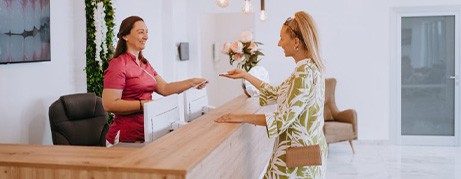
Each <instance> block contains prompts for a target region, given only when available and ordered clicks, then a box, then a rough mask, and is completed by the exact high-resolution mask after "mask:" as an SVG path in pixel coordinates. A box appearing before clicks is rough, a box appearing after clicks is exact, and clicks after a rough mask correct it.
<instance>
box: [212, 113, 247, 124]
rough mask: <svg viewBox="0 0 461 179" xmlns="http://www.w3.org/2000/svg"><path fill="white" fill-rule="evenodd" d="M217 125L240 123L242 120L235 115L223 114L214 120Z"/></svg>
mask: <svg viewBox="0 0 461 179" xmlns="http://www.w3.org/2000/svg"><path fill="white" fill-rule="evenodd" d="M215 121H216V122H219V123H241V122H243V120H242V119H241V118H240V116H239V115H236V114H230V113H229V114H225V115H222V116H221V117H219V118H218V119H216V120H215Z"/></svg>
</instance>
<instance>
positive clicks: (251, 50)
mask: <svg viewBox="0 0 461 179" xmlns="http://www.w3.org/2000/svg"><path fill="white" fill-rule="evenodd" d="M256 47H257V46H256V43H254V42H251V43H250V45H248V49H250V52H251V54H254V52H256V51H258V48H256Z"/></svg>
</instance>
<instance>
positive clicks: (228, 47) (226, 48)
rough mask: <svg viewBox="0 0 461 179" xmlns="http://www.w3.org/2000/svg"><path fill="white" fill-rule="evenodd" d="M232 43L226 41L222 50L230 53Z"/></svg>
mask: <svg viewBox="0 0 461 179" xmlns="http://www.w3.org/2000/svg"><path fill="white" fill-rule="evenodd" d="M231 45H232V44H231V43H230V42H226V43H224V45H223V47H222V49H221V52H222V53H224V54H229V51H230V48H231Z"/></svg>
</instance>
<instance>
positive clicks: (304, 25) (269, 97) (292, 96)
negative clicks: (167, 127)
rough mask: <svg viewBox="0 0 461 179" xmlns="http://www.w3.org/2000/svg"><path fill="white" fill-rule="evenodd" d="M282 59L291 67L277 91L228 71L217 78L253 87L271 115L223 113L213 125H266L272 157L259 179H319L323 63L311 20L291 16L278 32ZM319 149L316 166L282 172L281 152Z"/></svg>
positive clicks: (283, 154)
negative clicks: (271, 107) (288, 59)
mask: <svg viewBox="0 0 461 179" xmlns="http://www.w3.org/2000/svg"><path fill="white" fill-rule="evenodd" d="M278 46H280V47H282V49H283V50H284V53H285V56H286V57H292V58H293V59H294V61H295V63H296V68H295V69H294V71H293V73H292V74H291V75H290V77H289V78H288V79H286V80H285V81H284V82H282V84H280V85H279V86H276V87H274V86H271V85H269V84H267V83H265V82H262V81H261V80H259V79H257V78H256V77H254V76H252V75H250V74H248V73H247V72H245V71H243V70H240V69H234V70H231V71H229V72H228V74H222V75H221V76H224V77H228V78H232V79H242V78H243V79H245V80H247V81H249V82H250V83H251V84H253V85H254V86H256V87H259V90H260V92H261V95H260V97H259V102H260V105H261V106H263V105H267V104H272V103H276V105H277V109H276V111H275V112H272V113H267V114H226V115H224V116H221V117H220V118H219V119H217V120H216V121H217V122H228V123H250V124H255V125H260V126H266V129H267V134H268V137H270V138H272V137H276V139H275V144H274V145H275V147H274V149H273V153H272V158H271V160H270V163H269V166H268V167H267V170H266V174H265V176H264V178H315V179H318V178H324V177H325V169H326V159H327V143H326V139H325V136H324V134H323V125H324V119H323V108H324V101H325V79H324V77H323V71H324V64H323V62H322V59H321V58H320V55H319V43H318V34H317V28H316V26H315V23H314V20H313V19H312V17H311V16H310V15H309V14H307V13H305V12H302V11H301V12H297V13H296V14H295V17H294V18H288V19H287V20H286V21H285V23H284V24H283V26H282V29H281V30H280V41H279V43H278ZM315 145H318V146H319V147H320V158H321V159H320V160H321V164H320V165H312V166H294V167H288V166H287V161H286V156H287V155H286V153H287V149H288V148H291V147H303V146H315Z"/></svg>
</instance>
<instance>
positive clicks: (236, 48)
mask: <svg viewBox="0 0 461 179" xmlns="http://www.w3.org/2000/svg"><path fill="white" fill-rule="evenodd" d="M230 48H231V50H232V51H233V52H234V53H242V52H243V44H242V42H239V41H235V42H233V43H232V45H231V47H230Z"/></svg>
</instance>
